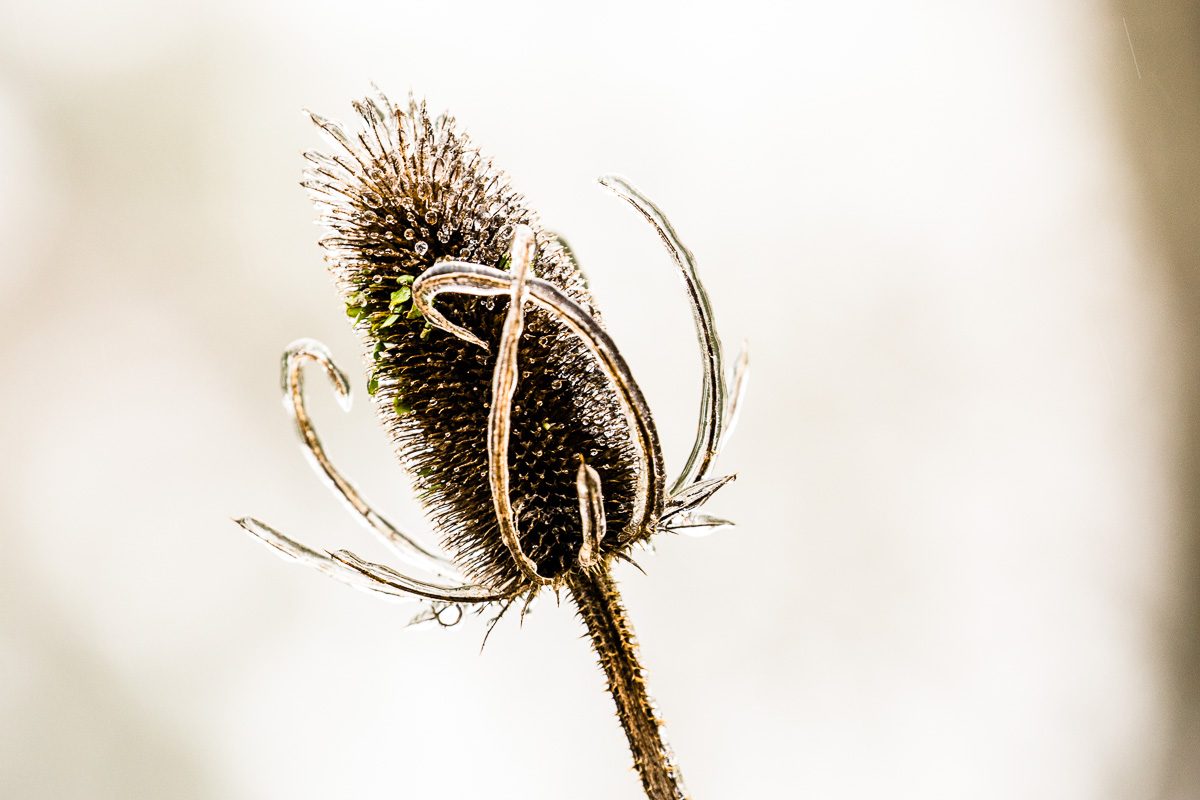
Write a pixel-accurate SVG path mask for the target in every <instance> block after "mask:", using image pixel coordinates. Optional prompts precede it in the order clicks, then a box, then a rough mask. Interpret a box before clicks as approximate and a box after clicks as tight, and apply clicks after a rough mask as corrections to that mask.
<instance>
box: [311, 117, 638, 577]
mask: <svg viewBox="0 0 1200 800" xmlns="http://www.w3.org/2000/svg"><path fill="white" fill-rule="evenodd" d="M355 110H356V111H357V112H358V114H359V116H360V117H362V120H363V122H364V123H365V124H364V126H363V128H362V130H360V131H359V132H358V133H356V134H355V135H354V136H353V137H352V136H351V135H349V134H347V133H346V132H345V131H344V130H343V129H342V128H341V127H340V126H338V125H336V124H335V123H333V122H330V121H328V120H325V119H322V118H320V117H317V116H316V115H314V116H313V119H314V121H315V122H316V124H317V125H318V126H319V127H320V128H321V129H322V130H323V131H324V132H325V133H326V134H327V135H328V137H329V138H330V139H332V140H333V142H334V143H335V144H336V146H337V148H338V151H337V152H335V153H334V154H332V155H323V154H319V153H312V152H310V153H306V154H305V158H306V159H307V160H308V161H309V162H310V163H311V167H310V168H309V169H308V170H307V172H306V174H305V180H304V185H305V187H307V188H308V189H309V191H310V193H311V194H312V196H313V198H314V200H315V201H316V202H317V204H318V206H319V207H320V208H321V209H322V211H323V217H322V221H323V222H324V223H325V225H326V226H327V227H328V228H329V229H330V235H329V236H327V237H326V238H324V239H323V240H322V242H321V243H322V245H323V246H324V247H325V249H326V254H327V260H328V262H329V265H330V268H331V271H332V272H333V274H334V276H335V278H336V280H337V283H338V286H339V288H340V290H341V291H342V293H343V296H344V299H345V301H346V308H347V314H348V316H349V317H350V318H351V319H352V320H353V321H354V323H355V326H356V328H357V329H358V331H359V332H360V334H361V335H362V336H363V338H364V340H365V342H366V344H367V347H368V352H369V355H370V359H371V372H370V376H369V379H368V391H369V392H370V393H371V394H372V395H373V396H374V398H375V401H376V405H377V408H378V410H379V412H380V414H381V416H382V417H383V419H384V422H385V425H386V426H387V428H388V430H389V432H390V434H391V437H392V440H393V442H394V444H395V446H396V450H397V453H398V455H399V457H400V459H401V461H402V463H403V464H404V465H405V467H406V468H407V469H408V470H409V472H410V473H411V475H412V476H413V479H414V481H415V483H416V484H417V488H418V493H419V495H420V496H421V498H422V500H423V502H424V503H425V505H426V508H427V510H428V512H429V515H430V517H431V518H432V520H433V522H434V524H435V526H436V528H437V530H438V532H439V534H440V536H441V539H442V543H443V545H444V546H445V547H446V548H447V549H448V550H450V551H451V552H452V553H453V554H454V556H455V560H456V561H457V562H458V564H459V566H460V567H461V568H462V569H463V570H464V571H465V572H466V573H467V574H468V575H470V576H471V577H472V578H473V579H474V580H476V581H479V582H482V583H485V584H487V585H490V586H493V587H511V588H513V589H516V588H517V587H518V586H519V585H520V584H521V583H522V582H523V580H524V579H523V577H522V575H521V574H520V572H519V571H518V569H517V567H516V565H515V563H514V562H513V559H512V557H511V556H510V554H509V552H508V550H507V549H506V548H505V546H504V543H503V541H502V539H501V536H500V532H499V529H498V526H497V523H496V519H495V514H494V511H493V505H492V500H491V496H490V493H489V492H490V488H489V484H488V475H487V450H486V426H487V418H488V410H489V403H490V401H491V396H490V389H491V379H492V371H493V367H494V364H495V360H494V359H495V352H496V344H497V343H498V341H499V336H500V329H501V326H502V324H503V320H504V316H505V312H506V309H507V305H508V301H507V300H506V299H503V298H494V299H493V298H487V299H484V298H478V297H463V296H459V297H447V298H439V299H438V301H437V303H438V307H439V308H441V309H442V310H443V311H444V313H446V315H447V316H448V317H449V318H450V319H452V320H453V321H454V322H455V323H456V324H458V325H462V326H464V327H466V328H467V329H469V330H470V331H472V332H473V333H474V334H475V335H476V336H478V337H479V338H480V339H482V340H483V341H484V342H485V343H487V344H488V345H489V349H488V350H487V351H485V350H484V349H483V348H480V347H479V346H478V345H473V344H470V343H468V342H465V341H462V340H461V339H458V338H455V337H454V336H451V335H450V334H448V333H446V332H444V331H442V330H439V329H436V328H433V327H431V326H429V325H427V324H426V323H425V320H424V319H422V318H421V316H420V313H419V312H418V311H417V310H416V309H415V308H414V306H413V303H412V297H411V285H412V282H413V280H414V279H415V278H416V277H417V276H418V275H420V274H421V273H422V272H423V271H425V270H426V269H428V268H429V267H431V266H433V265H434V264H435V263H437V262H438V261H440V260H444V259H457V260H462V261H473V262H476V263H480V264H486V265H491V266H496V267H500V268H502V269H503V268H506V267H507V264H506V253H507V252H508V249H509V246H510V243H511V241H512V236H513V230H514V226H515V225H527V226H529V227H530V228H531V229H532V230H533V231H534V233H535V235H536V236H537V243H538V252H537V259H536V262H535V264H534V272H535V274H536V275H537V277H539V278H541V279H543V280H547V281H549V282H551V283H554V284H556V285H557V286H559V287H560V288H561V289H562V290H563V291H565V292H566V293H567V294H568V295H569V296H570V297H571V299H573V300H575V301H576V302H578V303H579V304H580V305H582V306H583V307H584V308H585V309H588V310H590V311H592V312H593V313H595V312H594V304H593V300H592V298H591V296H590V294H589V292H588V290H587V288H586V285H585V282H584V280H583V276H582V274H581V272H580V271H579V268H578V266H577V265H576V264H575V262H574V261H573V259H572V258H571V256H570V254H569V253H568V251H567V250H566V249H565V248H563V247H562V246H561V245H560V244H559V243H558V242H557V241H555V240H554V239H553V238H552V237H551V236H549V235H548V234H546V233H545V232H544V231H543V230H542V229H541V228H540V226H539V224H538V221H537V218H536V216H535V215H534V214H533V213H532V212H531V211H530V210H529V209H528V208H527V207H526V206H525V203H524V199H523V198H522V197H521V196H520V195H519V194H517V193H516V192H515V191H513V189H512V188H511V187H510V186H509V183H508V179H507V177H506V176H505V175H504V174H503V173H502V172H500V171H499V170H497V169H495V168H494V167H493V166H492V164H491V162H490V161H488V160H486V159H484V158H483V157H481V156H480V154H479V152H478V151H477V150H476V149H475V148H473V147H472V146H471V144H470V142H469V140H468V139H467V137H466V136H464V135H462V134H460V133H458V132H457V131H456V129H455V123H454V120H453V118H451V117H449V116H446V115H442V116H439V117H437V118H436V119H431V118H430V116H429V115H428V113H427V112H426V109H425V105H424V103H421V104H417V103H416V102H415V101H412V100H410V102H409V104H408V107H407V108H406V109H401V108H398V107H396V106H394V105H392V104H391V103H390V102H389V101H388V100H387V99H386V98H383V97H380V98H379V99H378V100H374V99H365V100H363V101H361V102H358V103H355ZM520 364H521V367H520V370H521V372H520V376H519V381H518V384H517V389H516V394H515V396H514V400H513V430H512V434H511V442H510V461H509V465H510V469H511V472H512V476H511V482H512V487H511V495H512V502H513V506H514V508H515V509H516V514H517V519H518V523H519V524H518V527H519V530H520V531H521V545H522V548H523V549H524V551H525V552H526V553H527V554H528V555H529V556H530V558H532V559H533V560H534V561H535V562H536V563H537V565H538V571H539V573H540V574H541V575H544V576H547V577H561V576H563V575H565V574H566V573H567V572H569V571H570V570H572V569H574V568H576V566H577V556H578V552H579V549H580V546H581V545H582V535H581V525H580V520H579V504H578V495H577V491H576V475H577V471H578V464H579V457H580V456H582V457H583V459H584V460H585V461H586V463H587V464H588V465H589V466H590V467H591V468H593V469H595V470H596V472H597V473H598V474H599V476H600V478H601V481H602V482H603V487H604V510H605V516H606V518H607V520H608V529H609V531H610V535H609V536H607V537H606V538H605V539H604V540H602V541H601V542H600V552H601V556H602V557H607V556H611V555H612V554H613V553H614V552H615V551H616V550H617V549H618V548H619V547H622V546H624V545H626V544H628V543H629V542H630V541H631V539H633V538H635V537H641V536H644V535H646V534H647V533H648V530H646V531H627V530H624V529H625V528H626V526H627V525H628V523H629V520H630V517H631V513H632V508H633V506H634V499H635V498H634V486H635V478H636V473H635V470H636V469H637V465H636V461H635V453H634V451H633V448H632V446H631V445H630V436H629V427H628V424H627V422H626V420H625V418H624V417H623V415H622V412H621V409H620V407H619V405H618V403H617V401H616V399H615V397H614V395H613V392H612V390H611V387H610V386H609V385H607V384H606V382H605V381H604V379H603V377H602V376H601V374H600V372H599V371H598V370H597V369H596V367H595V364H594V362H593V359H592V356H591V355H590V354H589V353H588V352H587V350H586V349H585V347H584V346H583V345H582V344H581V343H580V341H579V340H578V338H577V337H575V336H573V335H571V334H570V333H569V332H568V331H567V330H566V329H565V328H564V327H563V326H562V325H561V324H560V323H558V322H556V321H554V320H552V319H551V318H550V317H549V316H548V315H546V314H545V313H544V312H542V311H540V310H538V309H533V308H531V309H529V310H528V313H527V317H526V327H525V331H524V334H523V336H522V339H521V356H520Z"/></svg>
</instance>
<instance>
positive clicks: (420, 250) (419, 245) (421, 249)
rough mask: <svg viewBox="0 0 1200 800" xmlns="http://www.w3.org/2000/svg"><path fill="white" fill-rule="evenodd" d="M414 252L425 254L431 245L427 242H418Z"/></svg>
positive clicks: (414, 246) (420, 254)
mask: <svg viewBox="0 0 1200 800" xmlns="http://www.w3.org/2000/svg"><path fill="white" fill-rule="evenodd" d="M413 252H414V253H416V254H417V255H419V256H423V255H425V254H426V253H428V252H429V245H427V244H426V243H425V242H417V243H416V244H414V245H413Z"/></svg>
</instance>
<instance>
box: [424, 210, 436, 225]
mask: <svg viewBox="0 0 1200 800" xmlns="http://www.w3.org/2000/svg"><path fill="white" fill-rule="evenodd" d="M437 219H438V217H437V212H436V211H434V210H433V209H430V210H429V211H426V212H425V222H426V224H429V225H436V224H437Z"/></svg>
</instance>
